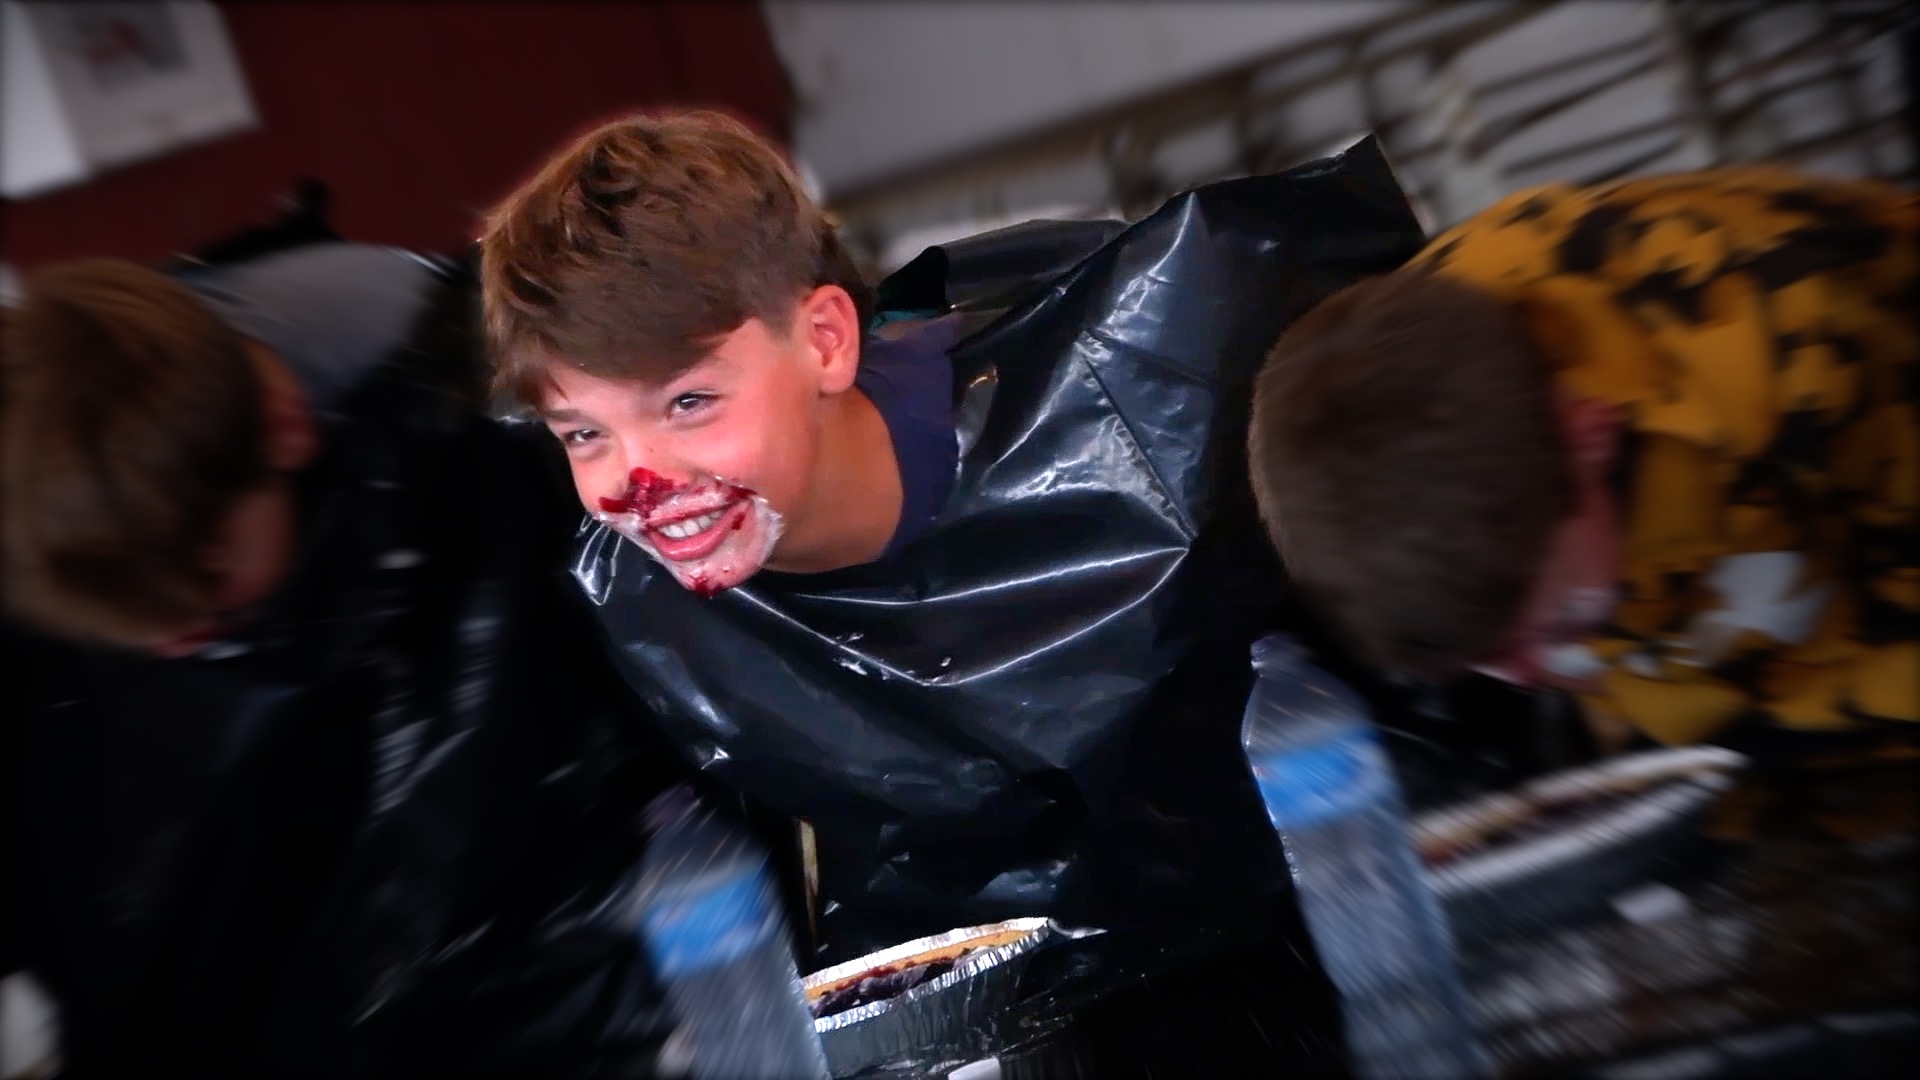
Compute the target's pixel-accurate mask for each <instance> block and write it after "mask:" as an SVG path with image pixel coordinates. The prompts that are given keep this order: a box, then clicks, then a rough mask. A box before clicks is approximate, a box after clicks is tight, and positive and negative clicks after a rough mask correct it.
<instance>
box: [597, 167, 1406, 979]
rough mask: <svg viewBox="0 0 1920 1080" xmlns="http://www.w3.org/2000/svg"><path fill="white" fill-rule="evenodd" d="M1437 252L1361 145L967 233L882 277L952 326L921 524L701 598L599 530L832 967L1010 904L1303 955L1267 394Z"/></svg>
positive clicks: (606, 579) (673, 683)
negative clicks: (1259, 479)
mask: <svg viewBox="0 0 1920 1080" xmlns="http://www.w3.org/2000/svg"><path fill="white" fill-rule="evenodd" d="M1421 243H1422V235H1421V232H1420V228H1419V226H1418V224H1417V223H1416V221H1415V218H1414V215H1413V214H1412V212H1411V211H1410V209H1409V207H1408V205H1407V202H1406V200H1405V198H1404V196H1403V195H1402V193H1401V191H1400V189H1399V187H1398V186H1397V184H1396V183H1395V180H1394V178H1393V175H1392V173H1391V171H1390V169H1389V168H1388V166H1387V163H1386V161H1385V159H1384V158H1383V156H1382V155H1381V153H1380V151H1379V149H1378V147H1377V145H1376V144H1375V143H1374V142H1373V140H1371V139H1367V140H1364V141H1362V142H1360V143H1358V144H1356V145H1355V146H1354V147H1352V148H1351V149H1349V150H1348V151H1346V152H1344V153H1343V154H1341V155H1338V156H1336V157H1333V158H1329V159H1324V160H1320V161H1316V162H1312V163H1310V164H1307V165H1304V166H1301V167H1299V168H1296V169H1293V170H1291V171H1289V172H1286V173H1283V174H1279V175H1273V176H1263V177H1253V178H1246V179H1239V180H1232V181H1226V182H1221V183H1216V184H1211V185H1208V186H1204V187H1201V188H1198V189H1195V190H1193V191H1190V192H1187V193H1185V194H1182V195H1180V196H1178V197H1176V198H1174V199H1173V200H1171V201H1170V202H1168V203H1167V204H1166V205H1165V206H1164V207H1162V208H1161V209H1160V210H1159V211H1157V212H1156V213H1154V214H1152V215H1150V216H1149V217H1147V218H1145V219H1144V220H1142V221H1140V222H1138V223H1136V224H1134V225H1132V226H1130V227H1124V228H1122V227H1120V226H1118V225H1116V224H1114V223H1086V222H1070V223H1036V224H1034V225H1029V226H1022V227H1018V228H1016V229H1013V230H1005V231H1002V232H999V233H994V234H989V235H988V236H985V237H980V238H976V239H975V240H973V241H963V242H960V243H958V244H951V245H946V246H944V247H942V248H939V249H935V250H934V251H931V252H929V253H928V254H927V255H924V256H922V257H921V258H920V259H918V260H915V261H914V262H913V263H911V264H909V266H908V267H907V268H905V269H903V270H902V271H900V272H899V273H898V274H896V275H895V276H894V277H893V278H891V279H889V280H888V281H887V282H885V283H883V284H882V286H881V289H880V295H881V297H882V300H883V307H884V308H885V309H888V310H891V311H893V312H896V313H897V312H914V313H920V314H922V315H934V314H938V313H942V312H948V311H959V312H961V313H962V315H961V317H962V320H963V324H962V325H963V330H962V334H963V336H962V338H961V340H960V342H959V344H958V345H957V346H956V348H955V349H954V351H953V354H952V355H953V359H954V363H955V369H956V376H957V378H956V387H955V396H956V402H957V404H958V406H959V414H960V417H961V422H960V427H961V431H960V441H961V464H960V471H959V475H958V480H957V483H956V485H955V489H954V492H953V495H952V497H951V499H950V501H949V503H948V505H947V506H946V508H945V511H944V512H943V513H942V515H941V516H940V518H939V519H938V520H937V521H936V523H935V524H934V525H933V527H932V528H931V529H930V530H929V531H928V532H927V533H926V534H924V535H923V536H921V537H920V538H918V539H917V540H916V541H915V542H913V543H912V544H911V545H909V546H908V547H907V548H906V549H905V550H903V551H901V552H899V553H898V554H897V555H896V556H895V557H894V558H892V559H889V560H887V561H883V562H879V563H875V564H871V565H867V566H862V567H857V568H853V569H849V570H844V571H838V572H834V573H830V574H820V575H809V576H789V575H781V574H775V573H762V574H760V575H758V576H757V577H755V578H754V579H753V580H752V581H750V582H748V583H747V585H746V586H744V587H742V588H738V589H734V590H731V591H729V592H726V593H723V594H720V595H719V596H716V597H714V598H712V599H703V598H701V597H699V596H696V595H694V594H693V593H690V592H688V591H686V590H685V589H682V588H681V587H680V586H679V585H678V584H676V583H675V582H674V580H673V579H672V578H671V577H669V576H668V575H666V574H665V573H663V572H662V571H660V569H659V568H658V567H657V566H655V565H653V564H652V563H650V561H649V560H647V559H646V557H645V556H644V555H643V554H642V553H641V552H640V551H638V550H637V549H635V548H634V547H633V545H631V544H629V543H627V542H626V541H624V540H622V539H621V538H620V537H619V536H618V535H617V534H615V533H613V532H610V531H608V530H606V529H605V528H604V527H597V528H596V527H590V528H589V529H588V530H587V531H586V532H585V533H584V534H583V538H582V541H581V544H580V547H579V549H578V555H577V559H576V563H575V574H576V576H577V577H578V579H579V580H580V582H581V583H582V585H583V586H584V587H585V589H586V590H587V592H588V595H589V596H590V597H591V598H592V599H593V601H594V602H595V603H596V604H597V605H598V612H599V615H600V619H601V621H602V622H603V624H604V626H605V628H606V630H607V632H608V633H609V635H610V637H611V639H612V641H613V644H614V647H615V651H616V654H617V656H618V661H619V665H620V667H621V669H622V670H623V672H624V673H625V675H626V677H627V679H628V681H629V682H630V684H631V685H632V686H633V687H634V688H635V689H637V690H638V691H639V692H640V693H641V695H642V696H643V697H645V698H646V699H647V700H648V701H650V702H651V703H653V704H654V705H655V706H656V707H657V709H658V710H659V711H660V712H661V713H662V715H663V723H664V724H665V725H666V726H667V729H668V732H669V735H670V737H671V738H672V739H673V740H674V741H675V742H677V743H678V744H679V746H680V747H681V749H682V750H683V751H684V752H685V753H686V754H687V755H689V756H690V757H691V759H692V760H693V761H695V762H697V763H698V764H699V765H701V766H702V767H703V768H705V769H706V770H707V771H709V772H710V773H712V774H713V775H714V776H715V777H717V778H718V779H721V780H723V781H725V782H727V783H729V784H732V785H735V786H737V787H738V788H739V789H741V790H743V791H745V792H747V793H748V794H749V795H751V796H752V797H754V798H756V799H758V800H760V801H762V802H764V803H765V804H767V805H769V806H771V807H772V808H774V809H775V810H777V811H779V812H782V813H784V814H788V815H791V816H793V817H796V818H801V819H805V820H807V821H810V822H811V823H812V825H813V826H814V829H815V830H816V843H817V849H818V862H819V880H820V897H819V899H820V903H821V907H820V912H819V918H818V924H819V942H818V948H817V952H816V954H815V956H814V958H813V961H814V966H818V965H821V964H825V963H832V962H835V961H842V960H846V959H848V958H851V957H853V956H857V955H860V954H862V953H866V952H870V951H874V950H877V949H880V948H884V947H886V946H888V945H891V944H894V943H897V942H899V941H903V940H906V939H910V938H915V937H920V936H923V935H926V934H930V933H938V932H940V931H942V930H945V929H947V928H949V927H953V926H962V925H975V924H980V923H987V922H995V921H999V920H1003V919H1010V918H1016V917H1023V916H1049V917H1055V918H1058V919H1060V920H1062V921H1064V922H1068V923H1072V924H1075V925H1083V926H1097V927H1102V928H1106V929H1112V930H1125V929H1140V930H1150V931H1154V932H1162V931H1167V930H1169V928H1177V927H1180V926H1182V925H1208V926H1214V927H1222V926H1225V927H1238V928H1255V927H1257V928H1259V929H1260V930H1261V931H1262V932H1266V931H1271V930H1272V929H1274V928H1276V927H1278V928H1279V929H1280V930H1281V932H1282V933H1285V934H1287V935H1288V936H1291V937H1294V938H1295V939H1298V933H1297V915H1295V914H1293V908H1292V903H1291V898H1290V890H1289V886H1288V884H1287V875H1286V870H1285V866H1284V863H1283V861H1282V859H1281V855H1280V851H1279V845H1278V843H1277V841H1276V840H1275V838H1274V836H1273V835H1272V831H1271V829H1270V828H1269V827H1268V826H1267V822H1266V817H1265V815H1264V812H1263V811H1262V809H1261V805H1260V802H1259V799H1258V796H1257V794H1256V793H1255V792H1254V790H1253V787H1252V783H1251V780H1250V779H1249V777H1248V773H1247V768H1246V763H1245V759H1244V757H1243V755H1242V754H1241V751H1240V748H1239V744H1238V727H1239V722H1240V713H1241V710H1242V707H1243V706H1244V704H1245V701H1246V696H1247V692H1248V689H1249V687H1250V685H1251V674H1250V670H1249V667H1248V658H1247V657H1248V653H1247V649H1248V646H1249V644H1250V643H1251V641H1252V640H1253V639H1254V638H1255V637H1257V636H1258V635H1259V634H1260V633H1262V632H1265V631H1267V630H1270V629H1271V628H1272V627H1273V625H1274V623H1275V620H1276V619H1277V618H1278V615H1279V611H1280V601H1281V599H1282V597H1283V593H1284V585H1283V579H1282V574H1281V571H1280V568H1279V565H1278V561H1277V559H1276V557H1275V556H1274V554H1273V553H1272V551H1271V550H1270V549H1269V547H1268V545H1267V543H1266V541H1265V539H1264V537H1263V535H1262V534H1261V532H1260V530H1259V528H1258V525H1257V521H1256V517H1255V512H1254V508H1253V504H1252V499H1251V496H1250V494H1249V492H1248V490H1247V483H1246V476H1245V462H1244V452H1243V450H1242V447H1243V444H1244V439H1245V430H1246V422H1247V408H1248V403H1249V400H1250V389H1249V388H1250V385H1251V380H1252V376H1253V374H1254V372H1255V370H1256V369H1257V367H1258V365H1259V363H1260V362H1261V360H1262V359H1263V358H1264V355H1265V352H1266V350H1267V348H1268V347H1269V346H1270V345H1271V343H1272V342H1273V340H1274V339H1275V338H1276V337H1277V335H1278V334H1279V332H1280V331H1281V329H1282V328H1283V327H1285V326H1286V325H1287V324H1288V322H1289V321H1290V320H1291V319H1293V318H1294V317H1295V316H1296V315H1297V314H1299V313H1300V312H1302V311H1304V310H1305V309H1306V308H1308V307H1309V306H1311V305H1312V304H1313V303H1315V302H1316V301H1318V300H1319V299H1321V298H1323V297H1325V296H1327V295H1328V294H1330V293H1332V292H1333V291H1335V290H1337V289H1339V288H1341V287H1343V286H1345V285H1347V284H1349V283H1351V282H1353V281H1354V280H1356V279H1358V278H1360V277H1362V276H1365V275H1369V274H1374V273H1380V272H1384V271H1387V270H1390V269H1392V268H1394V267H1396V266H1398V265H1399V264H1400V263H1401V262H1402V261H1404V260H1405V259H1406V258H1408V257H1409V256H1410V255H1412V254H1413V253H1414V252H1415V251H1416V250H1417V249H1418V248H1419V246H1420V245H1421ZM1304 951H1305V952H1306V954H1307V955H1310V954H1311V950H1310V949H1306V950H1304Z"/></svg>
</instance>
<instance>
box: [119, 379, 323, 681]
mask: <svg viewBox="0 0 1920 1080" xmlns="http://www.w3.org/2000/svg"><path fill="white" fill-rule="evenodd" d="M246 349H247V355H248V357H249V358H250V359H251V360H252V361H253V363H254V369H255V370H256V371H258V372H259V373H260V381H261V389H262V399H261V407H262V412H261V422H262V427H263V428H264V431H263V435H264V440H265V441H264V444H263V446H262V448H261V453H262V456H263V459H264V461H265V463H266V466H267V472H268V479H267V482H266V483H265V484H262V485H261V486H260V487H258V488H256V489H254V490H253V491H250V492H248V493H246V494H244V495H242V496H240V498H239V499H237V500H235V502H234V504H233V505H232V506H231V507H229V508H228V510H227V512H226V514H225V516H224V517H223V518H222V519H221V521H220V523H219V525H218V527H217V528H216V529H215V531H214V535H213V538H212V540H211V541H210V542H209V543H208V544H207V546H206V548H205V549H204V550H203V551H202V552H201V553H200V558H201V562H202V569H203V570H205V571H206V573H207V575H208V576H209V577H210V578H211V579H212V581H213V590H212V595H211V596H209V597H208V603H209V605H210V606H211V610H210V611H208V612H207V613H206V614H204V615H203V616H201V617H200V618H198V619H196V620H194V621H192V622H190V623H188V624H185V625H182V626H179V627H174V628H171V629H169V630H168V631H166V632H165V633H162V634H160V635H157V636H156V637H155V638H154V639H152V640H149V641H146V642H142V643H140V644H141V645H142V646H144V647H145V648H146V649H147V650H148V651H150V652H152V653H154V654H156V655H159V656H163V657H168V658H177V657H182V656H191V655H193V654H194V653H196V652H198V651H200V649H202V648H204V647H205V646H207V645H208V644H211V643H212V642H214V641H217V640H219V639H220V638H221V637H223V636H225V635H226V634H228V633H230V632H232V631H233V630H235V629H236V628H237V627H238V626H239V625H240V623H242V622H243V621H244V617H243V616H244V613H245V612H247V611H248V610H249V609H251V608H253V607H255V606H256V605H258V604H260V603H261V602H262V601H264V600H266V599H267V597H268V596H270V595H272V594H273V592H274V591H275V590H276V589H278V588H279V587H280V584H281V582H283V581H284V580H285V579H286V577H287V574H288V572H289V571H290V570H291V569H292V568H293V559H294V553H295V550H296V549H297V547H298V545H299V510H298V507H297V506H296V505H295V499H294V494H293V485H292V483H291V481H290V479H289V478H290V477H291V476H292V474H294V473H296V472H298V471H300V470H301V469H304V468H306V467H307V466H308V465H309V464H311V463H312V462H313V460H314V458H315V457H316V456H317V455H318V454H319V448H320V434H319V426H318V424H317V423H316V421H315V420H314V417H313V413H312V410H310V409H309V408H308V407H307V402H306V394H305V392H304V391H302V390H301V389H300V384H299V383H298V382H297V381H296V380H295V379H294V377H293V373H292V372H290V371H289V370H288V369H287V367H286V365H285V364H284V363H283V362H281V360H280V359H279V358H278V357H276V356H274V355H273V353H272V352H270V351H268V349H267V348H266V347H265V346H264V345H261V344H260V343H258V342H255V341H248V342H246Z"/></svg>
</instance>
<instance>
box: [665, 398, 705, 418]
mask: <svg viewBox="0 0 1920 1080" xmlns="http://www.w3.org/2000/svg"><path fill="white" fill-rule="evenodd" d="M712 401H713V395H712V394H708V393H691V394H681V395H680V396H678V397H676V398H674V399H673V400H672V401H671V402H668V403H667V412H669V413H671V414H673V415H675V416H680V415H683V414H685V413H690V412H694V411H696V410H698V409H702V408H705V407H706V406H707V405H708V404H709V403H711V402H712Z"/></svg>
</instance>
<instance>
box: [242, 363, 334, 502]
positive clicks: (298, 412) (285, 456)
mask: <svg viewBox="0 0 1920 1080" xmlns="http://www.w3.org/2000/svg"><path fill="white" fill-rule="evenodd" d="M247 351H248V354H249V355H250V356H251V357H252V358H253V361H254V364H255V367H256V368H257V369H258V370H259V371H260V375H261V379H260V383H261V386H260V390H261V393H260V426H261V429H262V430H261V436H262V438H263V439H264V440H265V446H264V447H263V451H264V453H265V454H266V457H267V468H269V469H271V470H273V471H274V472H299V471H300V470H301V469H304V468H306V467H307V466H308V465H311V464H313V459H314V458H315V457H317V456H319V453H320V426H319V422H318V421H317V420H315V418H314V415H313V410H312V409H311V408H309V407H308V406H307V401H306V395H305V394H304V393H302V392H301V389H300V384H299V383H298V382H296V381H295V380H294V378H293V373H292V372H290V371H288V370H287V368H286V365H285V364H283V363H281V361H280V359H279V358H278V357H276V356H274V355H273V354H272V353H271V352H270V351H268V350H267V349H266V347H265V346H261V345H257V344H255V343H253V342H251V341H250V342H248V343H247Z"/></svg>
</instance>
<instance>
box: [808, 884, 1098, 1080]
mask: <svg viewBox="0 0 1920 1080" xmlns="http://www.w3.org/2000/svg"><path fill="white" fill-rule="evenodd" d="M1090 932H1091V933H1097V932H1098V931H1073V930H1067V929H1065V928H1063V927H1061V926H1059V925H1058V924H1056V923H1054V922H1053V921H1052V920H1050V919H1043V918H1032V919H1012V920H1009V921H1007V922H999V923H989V924H987V925H984V926H967V927H961V928H959V929H955V930H949V931H947V932H946V933H944V934H933V935H931V936H928V937H923V938H916V939H914V940H912V941H903V942H901V943H900V944H898V945H894V946H891V947H889V948H885V949H881V950H880V951H878V952H873V953H868V954H867V955H866V956H862V957H858V958H856V959H853V960H849V961H847V962H846V963H844V964H835V965H834V966H833V967H830V968H825V969H822V970H820V971H816V972H814V973H813V974H811V975H808V976H807V977H806V978H804V979H802V980H801V985H802V986H803V987H805V988H806V990H807V991H808V999H809V1001H811V1000H812V996H813V993H814V992H815V991H818V990H820V989H821V988H823V987H826V986H830V985H832V984H834V983H838V982H842V981H844V980H846V979H848V978H849V977H852V976H855V975H860V974H863V973H865V972H869V971H873V970H875V969H879V968H887V967H893V966H895V965H897V964H902V963H906V962H909V961H912V960H914V959H915V958H917V957H921V956H925V955H927V954H930V953H939V952H942V951H944V950H947V949H951V948H953V947H955V946H964V945H966V944H967V943H969V942H974V941H990V940H993V939H996V938H1001V937H1007V938H1009V940H1006V941H1004V942H1003V943H1001V944H997V945H991V946H985V947H979V948H975V949H974V951H973V952H970V953H967V954H965V955H964V956H962V957H960V959H959V960H958V961H957V962H956V963H955V964H954V966H953V967H952V968H951V969H950V970H948V971H946V972H945V973H943V974H941V975H940V976H938V977H937V978H933V979H929V980H927V981H926V982H924V983H921V984H920V985H918V986H914V987H911V988H909V989H907V990H906V991H904V992H902V993H900V994H898V995H896V996H894V997H890V998H887V999H885V1000H883V1001H870V1002H867V1003H866V1004H864V1005H856V1006H854V1007H853V1008H851V1009H847V1010H844V1011H842V1012H838V1013H834V1014H833V1015H831V1016H823V1017H820V1018H819V1019H816V1020H815V1021H814V1022H813V1028H814V1030H815V1031H817V1032H819V1033H820V1041H821V1044H822V1046H823V1047H824V1048H825V1050H826V1054H827V1064H828V1067H829V1068H830V1069H831V1070H832V1073H833V1075H834V1076H835V1077H836V1078H839V1080H846V1078H850V1077H866V1076H881V1075H884V1076H889V1077H894V1076H944V1075H945V1074H946V1072H947V1071H948V1070H951V1069H953V1068H955V1067H957V1066H960V1065H964V1064H966V1063H967V1062H970V1061H978V1060H980V1059H982V1058H987V1057H992V1056H994V1055H995V1054H997V1053H999V1052H1000V1050H1001V1049H1002V1048H1001V1047H1000V1046H999V1045H998V1043H999V1040H998V1038H997V1037H996V1035H995V1024H994V1019H995V1017H996V1016H998V1015H999V1013H1000V1012H1002V1011H1003V1010H1004V1009H1005V1007H1006V1006H1007V1005H1009V1004H1011V1003H1012V1001H1013V995H1014V991H1015V985H1016V983H1017V981H1018V979H1019V976H1020V972H1021V971H1022V970H1023V969H1024V968H1025V967H1026V963H1027V959H1028V958H1029V957H1030V956H1031V955H1032V953H1033V952H1034V951H1035V950H1036V949H1039V948H1040V947H1041V946H1043V945H1045V944H1047V943H1049V942H1051V941H1056V940H1061V939H1066V938H1072V937H1081V936H1085V935H1086V934H1087V933H1090Z"/></svg>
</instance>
